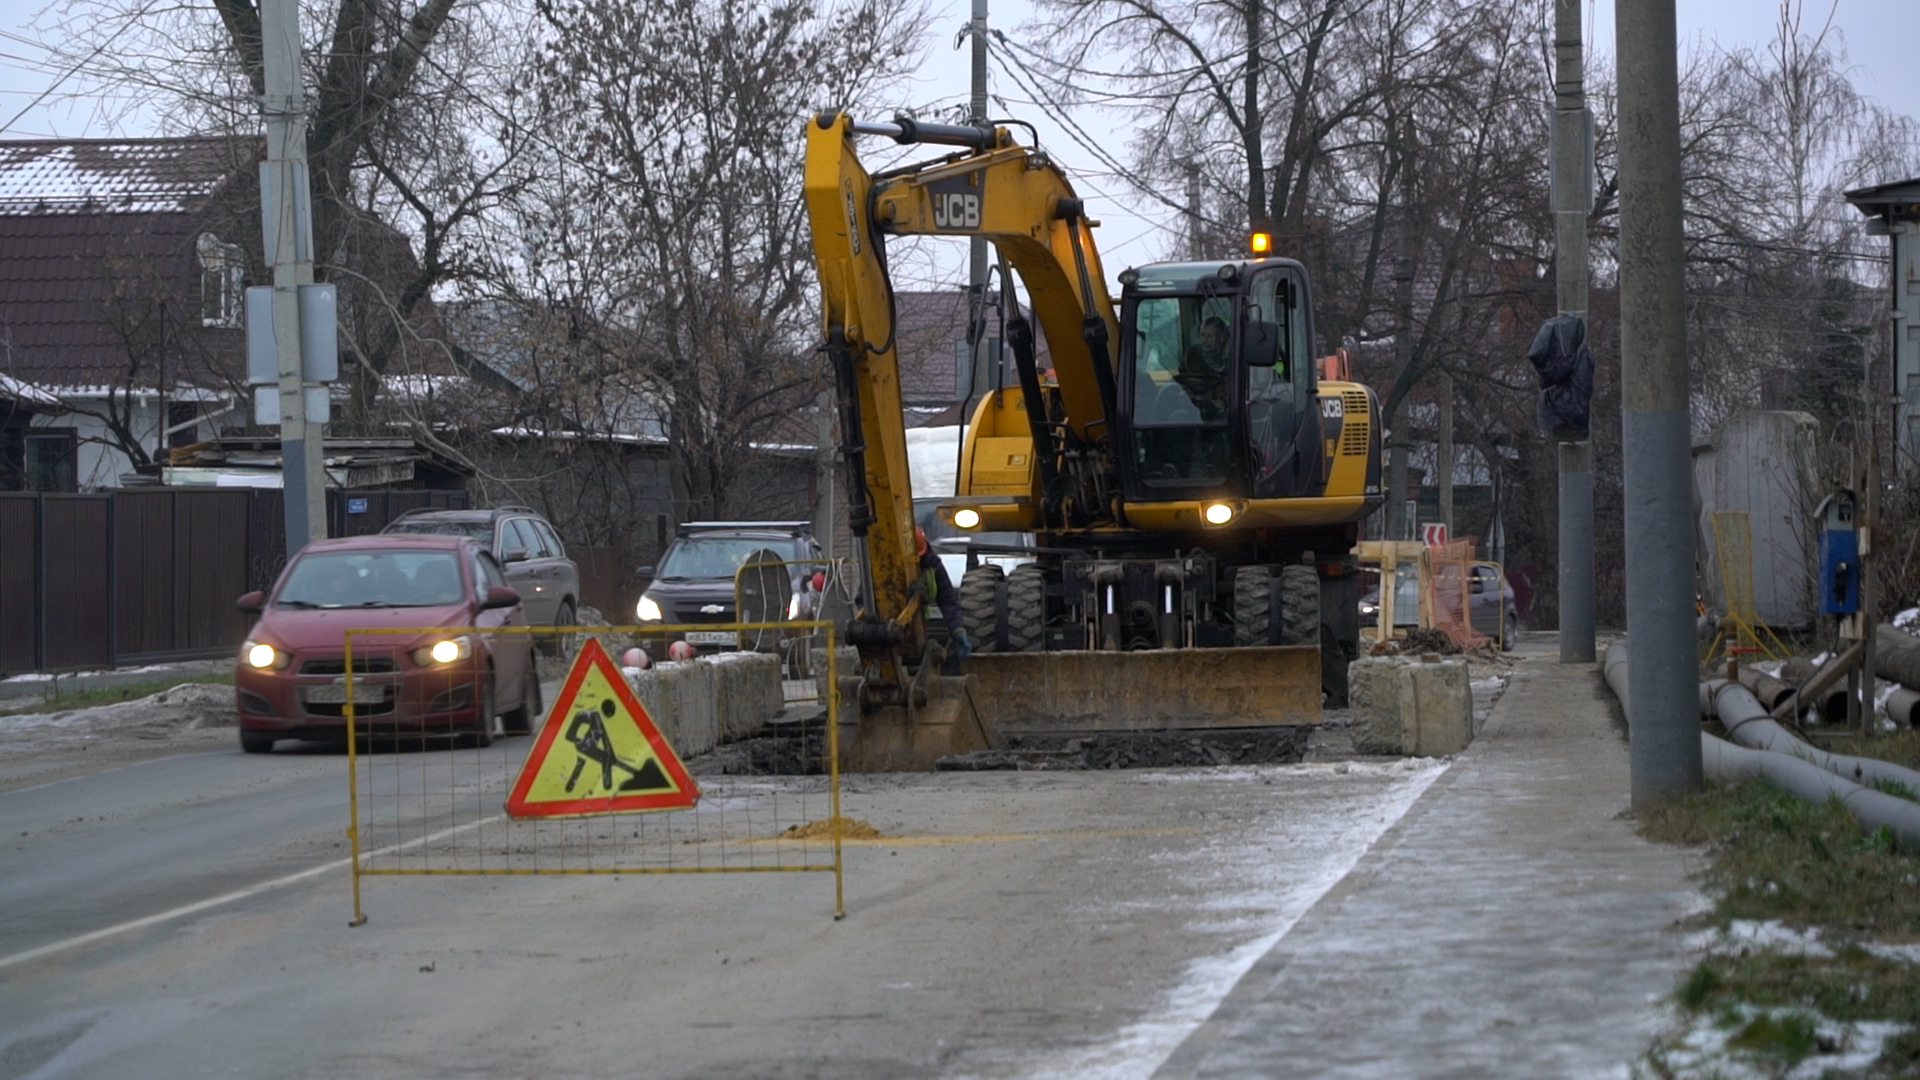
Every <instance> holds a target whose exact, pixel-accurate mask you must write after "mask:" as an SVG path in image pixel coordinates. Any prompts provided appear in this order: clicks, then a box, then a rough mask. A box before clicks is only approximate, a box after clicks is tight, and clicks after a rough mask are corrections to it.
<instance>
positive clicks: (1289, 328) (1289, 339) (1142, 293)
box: [1118, 259, 1324, 502]
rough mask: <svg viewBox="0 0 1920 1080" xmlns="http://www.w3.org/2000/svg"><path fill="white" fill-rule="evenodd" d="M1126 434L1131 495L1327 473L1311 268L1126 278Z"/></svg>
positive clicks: (1305, 484) (1168, 268) (1298, 481)
mask: <svg viewBox="0 0 1920 1080" xmlns="http://www.w3.org/2000/svg"><path fill="white" fill-rule="evenodd" d="M1121 285H1122V293H1121V316H1120V324H1121V328H1122V331H1121V342H1120V357H1119V361H1120V362H1119V365H1118V367H1119V377H1120V378H1119V381H1120V388H1119V390H1120V393H1119V395H1118V396H1119V400H1120V402H1121V408H1120V410H1119V412H1120V416H1119V418H1118V419H1119V434H1120V441H1121V443H1122V445H1123V446H1125V447H1126V451H1125V452H1123V453H1122V454H1121V455H1120V457H1121V462H1122V465H1121V475H1122V484H1123V486H1124V489H1125V491H1126V495H1127V498H1128V499H1129V500H1130V501H1139V502H1160V501H1170V500H1191V499H1208V498H1226V497H1240V498H1253V499H1266V498H1282V497H1287V496H1293V495H1302V494H1309V493H1312V490H1311V489H1312V488H1313V487H1314V485H1315V483H1316V482H1317V480H1318V478H1319V477H1320V475H1321V473H1322V469H1321V457H1322V455H1323V453H1324V447H1323V444H1322V440H1321V437H1320V436H1321V427H1320V417H1319V412H1318V402H1317V400H1316V397H1315V394H1316V388H1315V383H1314V365H1313V364H1312V363H1310V362H1308V361H1307V357H1308V356H1309V355H1310V354H1309V351H1308V350H1309V342H1311V341H1312V333H1313V328H1312V324H1311V314H1310V312H1311V307H1310V305H1309V300H1308V293H1307V275H1306V271H1305V269H1304V268H1302V267H1301V266H1300V264H1299V263H1296V262H1293V261H1292V260H1289V259H1257V260H1251V261H1245V262H1226V263H1219V262H1204V263H1164V264H1159V265H1154V266H1149V267H1145V268H1143V269H1140V270H1133V271H1128V272H1127V273H1125V274H1123V275H1121Z"/></svg>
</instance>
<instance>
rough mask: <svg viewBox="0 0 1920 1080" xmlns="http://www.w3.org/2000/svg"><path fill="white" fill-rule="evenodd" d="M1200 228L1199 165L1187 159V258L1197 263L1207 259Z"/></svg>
mask: <svg viewBox="0 0 1920 1080" xmlns="http://www.w3.org/2000/svg"><path fill="white" fill-rule="evenodd" d="M1203 235H1204V234H1203V233H1202V232H1201V228H1200V163H1199V162H1197V161H1194V160H1193V159H1192V158H1188V159H1187V258H1189V259H1193V260H1194V261H1196V262H1197V261H1199V260H1201V259H1204V258H1206V257H1207V246H1206V242H1205V241H1204V240H1203V239H1202V237H1203Z"/></svg>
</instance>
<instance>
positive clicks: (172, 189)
mask: <svg viewBox="0 0 1920 1080" xmlns="http://www.w3.org/2000/svg"><path fill="white" fill-rule="evenodd" d="M264 149H265V144H264V141H263V140H261V139H259V138H257V137H253V136H245V137H235V138H224V137H194V138H179V139H35V140H25V141H0V215H15V214H31V215H36V216H39V215H46V214H98V213H109V214H114V213H118V214H140V213H153V212H178V211H183V210H194V209H198V208H199V207H201V206H203V205H205V203H206V201H207V200H208V199H210V198H211V197H212V196H214V195H215V194H217V193H218V192H219V191H220V189H221V188H222V187H223V186H225V185H226V183H227V182H228V180H229V179H230V178H231V177H232V176H233V175H234V173H235V172H238V171H239V170H241V169H244V168H247V167H249V166H251V165H252V164H253V163H254V162H255V161H256V160H258V158H259V157H260V155H261V154H262V153H263V152H264Z"/></svg>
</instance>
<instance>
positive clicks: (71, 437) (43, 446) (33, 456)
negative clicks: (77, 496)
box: [21, 431, 80, 491]
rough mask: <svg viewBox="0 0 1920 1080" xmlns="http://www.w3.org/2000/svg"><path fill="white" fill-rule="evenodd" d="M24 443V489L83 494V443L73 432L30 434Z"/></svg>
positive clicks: (37, 432)
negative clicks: (81, 466)
mask: <svg viewBox="0 0 1920 1080" xmlns="http://www.w3.org/2000/svg"><path fill="white" fill-rule="evenodd" d="M25 441H26V454H25V468H23V469H22V470H21V473H22V475H21V481H22V483H21V487H22V488H23V489H25V490H27V491H78V490H80V440H79V438H78V437H77V436H76V435H75V434H74V433H73V432H72V431H31V432H28V433H27V437H26V440H25Z"/></svg>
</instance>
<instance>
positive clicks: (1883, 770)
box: [1709, 681, 1920, 795]
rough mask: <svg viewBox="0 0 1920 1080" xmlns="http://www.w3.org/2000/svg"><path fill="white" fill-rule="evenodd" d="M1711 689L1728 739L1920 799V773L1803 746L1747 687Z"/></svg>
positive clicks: (1732, 685) (1725, 685)
mask: <svg viewBox="0 0 1920 1080" xmlns="http://www.w3.org/2000/svg"><path fill="white" fill-rule="evenodd" d="M1709 685H1710V686H1711V687H1712V690H1711V694H1712V697H1713V714H1714V715H1715V716H1717V717H1719V719H1720V724H1721V726H1722V727H1724V728H1726V729H1727V738H1729V739H1732V740H1733V741H1734V742H1737V743H1739V744H1740V745H1742V746H1749V747H1752V748H1753V749H1755V750H1772V751H1776V752H1779V753H1784V754H1790V755H1792V756H1793V757H1797V758H1800V759H1801V760H1803V761H1810V762H1812V763H1813V764H1815V765H1818V766H1819V767H1820V768H1823V769H1825V770H1827V771H1828V772H1831V773H1833V774H1834V775H1836V776H1843V777H1846V778H1847V779H1849V780H1852V781H1853V782H1855V783H1857V784H1869V785H1872V784H1878V783H1882V782H1885V783H1890V784H1899V785H1902V786H1904V787H1906V788H1907V789H1908V790H1910V791H1912V792H1914V793H1915V794H1916V795H1920V772H1915V771H1914V770H1912V769H1909V768H1906V767H1905V766H1902V765H1895V764H1893V763H1891V762H1887V761H1881V760H1880V759H1878V758H1867V757H1854V756H1852V755H1850V754H1829V753H1827V752H1826V751H1825V750H1822V749H1820V748H1819V747H1816V746H1811V745H1809V744H1807V743H1806V742H1803V741H1802V740H1801V739H1800V737H1799V736H1797V735H1795V734H1794V733H1793V732H1791V731H1788V730H1787V729H1786V728H1784V727H1781V726H1780V725H1779V724H1777V723H1775V722H1774V721H1773V718H1772V717H1770V716H1768V715H1767V710H1765V709H1763V708H1761V707H1760V702H1758V701H1757V700H1755V699H1754V696H1753V694H1752V693H1751V692H1749V691H1748V690H1747V688H1746V687H1744V686H1741V685H1740V684H1739V683H1730V682H1725V681H1715V682H1713V683H1710V684H1709Z"/></svg>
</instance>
